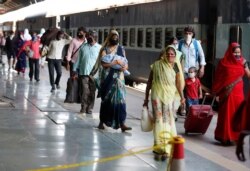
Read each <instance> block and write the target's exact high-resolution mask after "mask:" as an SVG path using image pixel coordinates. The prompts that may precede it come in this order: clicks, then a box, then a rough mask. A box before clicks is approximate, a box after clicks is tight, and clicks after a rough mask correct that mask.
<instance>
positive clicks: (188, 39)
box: [185, 34, 192, 44]
mask: <svg viewBox="0 0 250 171" xmlns="http://www.w3.org/2000/svg"><path fill="white" fill-rule="evenodd" d="M185 40H186V43H187V44H190V43H191V41H192V35H190V34H188V35H186V36H185Z"/></svg>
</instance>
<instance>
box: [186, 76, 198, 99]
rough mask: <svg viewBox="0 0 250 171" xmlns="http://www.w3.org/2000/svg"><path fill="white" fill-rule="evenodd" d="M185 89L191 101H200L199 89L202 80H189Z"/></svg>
mask: <svg viewBox="0 0 250 171" xmlns="http://www.w3.org/2000/svg"><path fill="white" fill-rule="evenodd" d="M185 86H186V87H185V88H186V96H187V97H188V98H190V99H198V98H199V88H200V86H201V83H200V80H199V79H198V78H195V81H194V82H193V81H192V79H191V78H187V79H186V80H185Z"/></svg>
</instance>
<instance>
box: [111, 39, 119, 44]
mask: <svg viewBox="0 0 250 171" xmlns="http://www.w3.org/2000/svg"><path fill="white" fill-rule="evenodd" d="M110 44H111V45H117V44H118V39H116V40H114V39H110Z"/></svg>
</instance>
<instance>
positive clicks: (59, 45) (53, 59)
mask: <svg viewBox="0 0 250 171" xmlns="http://www.w3.org/2000/svg"><path fill="white" fill-rule="evenodd" d="M64 35H66V37H67V39H64ZM71 39H72V38H71V37H70V36H68V35H67V34H65V33H64V32H63V31H58V33H57V35H56V39H55V40H52V41H51V42H50V44H49V47H48V55H47V59H48V69H49V78H50V85H51V87H52V88H51V92H54V91H55V88H57V89H59V88H60V84H59V83H60V79H61V76H62V51H63V47H64V46H65V45H66V44H69V43H70V41H71ZM54 69H55V70H56V80H55V79H54Z"/></svg>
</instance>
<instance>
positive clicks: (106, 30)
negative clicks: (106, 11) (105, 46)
mask: <svg viewBox="0 0 250 171" xmlns="http://www.w3.org/2000/svg"><path fill="white" fill-rule="evenodd" d="M108 35H109V30H108V29H104V40H105V39H106V38H107V37H108Z"/></svg>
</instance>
